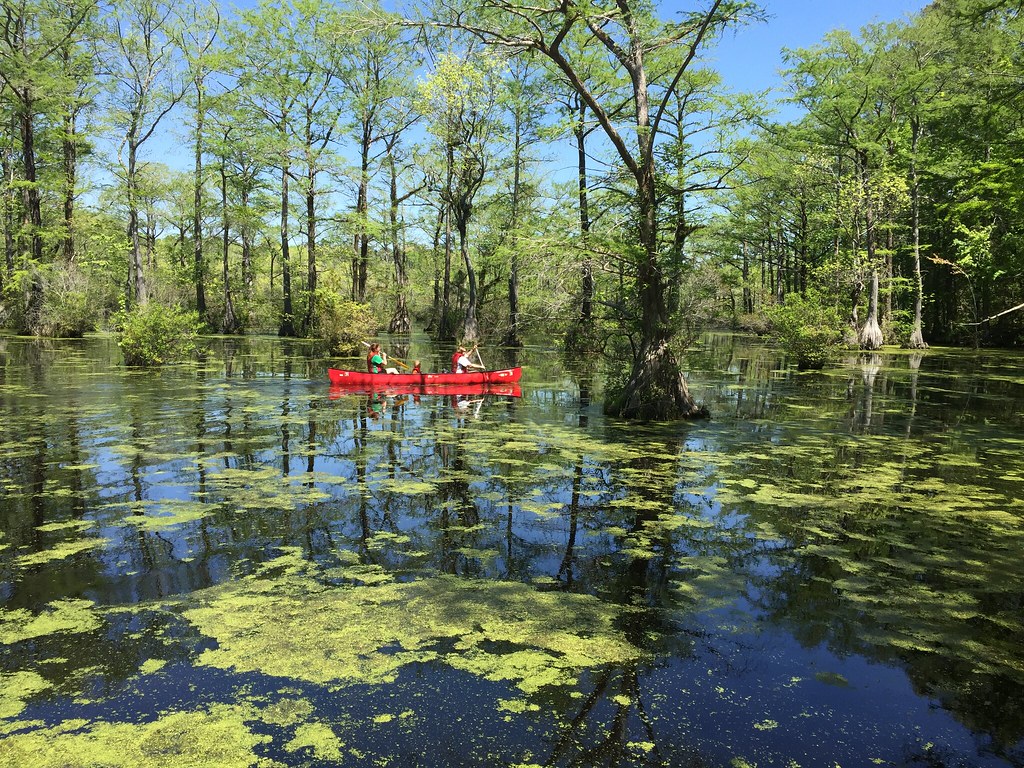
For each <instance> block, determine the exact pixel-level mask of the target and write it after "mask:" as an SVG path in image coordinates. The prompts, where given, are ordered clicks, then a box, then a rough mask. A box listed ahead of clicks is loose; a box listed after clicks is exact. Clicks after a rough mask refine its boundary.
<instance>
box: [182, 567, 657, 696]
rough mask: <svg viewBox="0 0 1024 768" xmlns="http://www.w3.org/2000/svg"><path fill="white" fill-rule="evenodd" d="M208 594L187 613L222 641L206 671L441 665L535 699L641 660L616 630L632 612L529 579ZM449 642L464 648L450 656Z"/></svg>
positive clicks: (289, 580) (376, 670) (348, 670)
mask: <svg viewBox="0 0 1024 768" xmlns="http://www.w3.org/2000/svg"><path fill="white" fill-rule="evenodd" d="M196 597H197V598H198V603H197V605H195V606H194V607H190V608H188V609H187V610H185V611H184V612H183V615H184V617H185V618H186V619H187V620H189V621H190V622H192V623H193V624H194V625H195V626H196V627H197V628H198V629H199V630H200V631H201V632H202V633H203V634H205V635H207V636H209V637H211V638H213V639H215V640H216V641H217V647H216V648H215V649H210V650H207V651H204V652H203V653H202V654H201V656H200V657H199V659H198V663H199V664H200V665H207V666H213V667H218V668H222V669H234V670H236V671H259V672H262V673H264V674H267V675H273V676H278V677H283V678H291V679H296V680H303V681H306V682H311V683H316V684H325V685H326V684H329V685H334V686H344V685H353V684H378V685H379V684H385V683H389V682H393V681H394V680H395V679H396V678H397V675H398V673H399V671H400V670H401V669H402V668H403V667H406V666H408V665H410V664H414V663H421V662H428V661H438V662H439V663H446V664H448V665H449V666H452V667H454V668H456V669H460V670H463V671H466V672H471V673H473V674H476V675H479V676H481V677H484V678H486V679H489V680H503V681H507V682H509V683H510V684H512V685H515V686H516V687H518V688H519V689H520V690H522V691H523V692H526V693H532V692H535V691H538V690H540V689H541V688H543V687H545V686H571V685H575V684H577V683H578V681H579V675H580V674H581V673H582V672H583V671H584V670H585V669H590V668H595V667H598V666H601V665H605V664H613V663H624V662H626V661H631V660H635V659H637V658H638V657H639V656H640V655H641V654H640V652H639V651H638V650H637V649H636V648H635V647H634V646H633V645H631V644H630V643H629V642H628V641H627V640H626V639H625V638H624V637H623V636H622V635H621V633H620V632H619V631H618V630H616V629H615V622H616V620H617V619H618V618H619V617H620V616H621V614H622V609H619V608H617V607H615V606H610V605H607V604H604V603H601V602H600V601H598V600H597V599H595V598H593V597H589V596H586V595H572V594H564V593H553V592H547V593H545V592H537V591H535V590H534V589H533V588H531V587H530V586H528V585H524V584H518V583H509V582H485V581H466V580H461V579H456V578H452V577H446V576H441V577H437V578H430V579H422V580H419V581H414V582H402V583H385V584H377V585H374V586H348V587H325V586H324V585H323V584H321V583H319V582H318V581H316V580H315V579H313V578H311V577H310V576H308V575H305V574H301V575H300V574H294V573H293V574H286V575H282V576H280V577H278V578H275V579H272V580H265V579H258V578H243V579H239V580H238V581H236V582H232V583H229V584H225V585H223V586H220V587H215V588H212V589H210V590H207V591H205V592H203V593H199V594H198V595H196ZM445 640H446V641H449V642H454V652H443V651H440V650H438V647H439V644H440V643H441V641H445ZM495 644H497V645H503V646H506V647H505V648H504V649H503V650H501V651H498V650H494V648H495ZM383 648H387V649H389V650H388V652H387V653H381V652H380V650H381V649H383Z"/></svg>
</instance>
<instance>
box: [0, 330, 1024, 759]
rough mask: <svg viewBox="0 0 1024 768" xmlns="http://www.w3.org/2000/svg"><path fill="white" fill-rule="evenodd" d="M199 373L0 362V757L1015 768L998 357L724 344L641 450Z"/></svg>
mask: <svg viewBox="0 0 1024 768" xmlns="http://www.w3.org/2000/svg"><path fill="white" fill-rule="evenodd" d="M209 344H210V350H209V353H208V354H207V355H206V356H205V357H204V358H203V360H201V361H200V362H197V363H193V364H188V365H179V366H170V367H167V368H164V369H162V370H160V371H134V370H129V369H126V368H124V367H123V366H121V365H120V364H119V361H118V355H117V350H116V347H115V346H114V345H113V344H112V343H111V342H110V340H109V339H106V338H102V337H96V338H90V339H86V340H84V341H67V342H46V341H36V340H32V339H24V338H16V337H0V601H2V602H0V647H2V648H3V654H2V657H0V658H2V661H0V683H2V685H0V765H4V766H6V765H10V766H50V765H53V766H57V765H92V764H97V763H100V764H104V765H125V766H129V765H130V766H150V765H152V766H161V768H172V767H173V766H179V765H180V766H196V765H211V766H213V765H216V766H233V765H238V766H245V765H263V766H270V765H318V766H319V765H344V766H363V765H365V766H389V765H392V766H451V765H460V766H477V765H479V766H485V765H486V766H496V765H497V766H501V765H505V766H528V765H558V766H570V765H571V766H592V765H593V766H597V765H601V766H612V765H616V766H619V765H621V766H625V765H671V766H694V767H696V766H755V765H756V766H759V767H760V768H764V766H805V767H806V768H810V767H811V766H833V765H840V766H843V767H844V768H849V767H850V766H869V765H899V766H904V765H905V766H912V765H913V766H917V765H927V766H1017V765H1024V649H1022V645H1021V641H1020V639H1021V637H1024V632H1022V616H1024V613H1022V612H1024V608H1022V597H1021V596H1022V591H1021V586H1020V585H1021V584H1022V583H1024V558H1022V557H1021V553H1022V551H1024V530H1022V525H1021V523H1022V518H1024V499H1022V496H1024V494H1022V493H1021V489H1022V488H1024V484H1022V480H1024V458H1022V455H1024V450H1022V449H1024V357H1022V356H1021V355H1020V354H1019V353H1009V352H1005V351H999V352H985V353H975V352H969V351H960V350H930V351H929V352H927V353H926V354H923V355H921V354H910V353H907V352H901V351H897V350H893V351H891V352H886V353H884V354H880V355H871V356H865V355H850V356H849V357H848V358H847V359H844V360H842V361H839V362H837V364H836V365H834V366H831V367H829V368H827V369H826V370H824V371H822V372H817V373H797V372H796V370H795V368H794V367H793V366H791V365H789V364H788V362H787V361H786V360H785V359H784V358H783V357H782V356H780V355H779V354H778V353H777V352H775V351H773V350H772V349H770V348H767V347H765V346H763V345H761V344H759V343H757V342H755V341H752V340H750V339H742V338H738V337H732V336H709V337H708V338H707V339H706V340H705V342H704V344H703V345H702V346H701V347H700V348H699V349H697V350H694V351H693V353H692V354H691V356H690V360H689V367H690V371H691V372H690V384H691V388H692V389H693V391H694V393H695V394H696V396H697V397H698V398H699V399H703V400H705V401H706V402H707V403H708V405H709V407H710V408H711V410H712V414H713V417H714V418H713V419H712V420H711V421H708V422H702V423H696V424H686V423H675V424H669V425H658V426H638V425H636V424H630V423H621V422H616V421H614V420H609V419H607V418H605V417H604V416H603V415H602V414H601V409H600V380H599V378H596V377H595V378H591V377H590V376H589V375H587V374H581V373H579V372H574V371H569V370H566V369H565V367H564V364H563V363H562V362H561V361H560V360H558V359H557V358H556V357H555V356H554V355H553V354H552V353H549V352H547V351H544V350H542V349H540V348H528V349H526V350H525V351H524V352H523V353H522V355H521V358H520V361H521V362H522V363H523V365H524V371H525V373H524V381H523V386H522V389H523V396H522V397H521V398H511V397H467V398H460V399H456V398H443V397H432V396H423V397H419V398H414V397H411V396H394V395H387V396H372V395H369V394H363V393H360V394H352V393H348V392H344V391H340V390H332V389H331V388H330V387H329V385H328V382H327V377H326V367H327V365H328V364H329V363H336V364H339V365H344V364H346V362H347V363H348V364H349V365H350V366H356V365H358V361H355V360H353V361H336V360H334V361H327V360H324V359H321V358H318V357H317V356H316V354H315V353H314V351H313V349H312V348H311V347H309V346H307V345H303V344H299V343H288V342H283V341H279V340H276V339H266V338H254V339H245V340H240V341H239V340H227V339H211V340H210V342H209ZM401 351H402V352H407V353H408V355H407V356H410V357H419V358H422V359H423V360H424V361H428V362H427V364H426V365H425V366H424V367H425V368H435V369H436V368H437V367H438V366H439V365H440V362H439V361H440V360H442V359H444V350H433V349H431V348H430V347H429V345H428V344H426V342H425V341H417V342H416V343H414V344H413V346H412V348H411V349H409V350H404V349H403V350H401ZM497 354H498V353H497V352H491V353H489V354H488V355H487V356H488V357H491V356H497ZM488 362H492V361H491V360H488ZM499 362H500V364H501V365H504V364H506V363H507V360H505V359H502V360H500V361H498V360H497V359H495V361H494V364H495V365H497V364H499Z"/></svg>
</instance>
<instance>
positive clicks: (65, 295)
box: [34, 264, 104, 338]
mask: <svg viewBox="0 0 1024 768" xmlns="http://www.w3.org/2000/svg"><path fill="white" fill-rule="evenodd" d="M45 274H46V276H45V289H44V293H43V302H42V307H41V308H40V312H39V317H38V321H37V325H36V328H35V329H34V330H35V332H36V333H37V334H38V335H40V336H52V337H64V338H81V337H82V336H84V335H85V333H86V332H87V331H92V330H95V329H96V326H97V325H98V324H99V321H100V316H101V314H102V306H103V301H102V300H103V298H104V297H103V290H102V287H101V286H99V285H96V284H95V283H96V281H92V282H93V283H94V284H93V285H90V280H89V277H88V275H87V274H85V273H83V272H82V271H81V270H80V269H78V267H77V266H75V265H73V264H68V265H65V266H64V267H63V268H60V269H58V268H50V269H49V270H47V272H46V273H45Z"/></svg>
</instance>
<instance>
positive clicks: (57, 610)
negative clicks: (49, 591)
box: [0, 600, 101, 645]
mask: <svg viewBox="0 0 1024 768" xmlns="http://www.w3.org/2000/svg"><path fill="white" fill-rule="evenodd" d="M100 626H101V623H100V619H99V617H98V616H97V615H96V612H95V606H94V605H93V604H92V603H91V602H89V601H88V600H56V601H54V602H52V603H50V604H49V605H48V606H47V608H46V609H45V610H43V611H42V612H41V613H39V614H38V615H37V614H34V613H32V611H29V610H26V609H24V608H19V609H16V610H13V611H3V612H0V645H11V644H12V643H19V642H21V641H22V640H31V639H32V638H36V637H46V636H47V635H52V634H54V633H58V632H67V633H84V632H91V631H93V630H94V629H99V627H100Z"/></svg>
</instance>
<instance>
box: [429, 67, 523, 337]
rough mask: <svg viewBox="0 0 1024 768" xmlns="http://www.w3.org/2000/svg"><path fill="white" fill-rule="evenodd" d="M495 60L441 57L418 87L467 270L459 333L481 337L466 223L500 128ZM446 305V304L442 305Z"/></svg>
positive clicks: (444, 326) (447, 330)
mask: <svg viewBox="0 0 1024 768" xmlns="http://www.w3.org/2000/svg"><path fill="white" fill-rule="evenodd" d="M501 67H502V64H501V62H500V61H499V60H497V59H495V58H493V57H488V56H477V57H475V61H472V62H471V61H469V60H468V59H467V58H463V57H461V56H458V55H456V54H454V53H446V54H444V55H442V56H441V57H440V58H439V60H438V62H437V64H436V65H435V67H434V69H433V71H432V72H431V75H430V77H429V78H428V79H427V80H425V81H423V82H422V83H421V85H420V103H421V106H420V111H421V112H423V113H425V114H428V115H432V116H433V122H432V123H431V124H430V126H429V131H430V132H431V134H433V136H434V137H435V138H436V140H437V141H438V143H439V145H440V148H441V150H442V152H443V153H444V158H445V179H446V181H445V186H444V188H443V196H444V197H443V202H444V204H445V209H446V211H447V212H448V214H449V215H450V217H451V218H452V220H453V221H454V224H455V228H456V229H457V230H458V235H459V254H460V256H461V257H462V265H463V267H464V268H465V270H466V279H467V284H468V289H467V290H468V295H467V299H466V313H465V317H464V319H463V321H462V324H461V328H460V329H459V335H460V337H461V338H463V339H466V340H475V339H478V338H479V337H480V327H479V323H478V320H477V300H478V295H477V273H476V270H475V269H474V267H473V261H472V258H471V255H470V248H469V225H470V222H471V220H472V218H473V213H474V203H475V199H476V196H477V193H478V192H480V189H481V188H482V186H483V185H484V182H485V181H487V179H488V174H489V173H491V172H492V171H493V165H494V163H495V162H496V159H495V156H494V154H493V153H494V149H495V145H496V144H497V139H498V136H499V134H500V132H501V130H502V127H503V126H502V124H501V123H500V122H499V120H498V111H499V104H498V99H497V92H498V88H499V85H500V69H501ZM445 309H447V307H445ZM450 320H451V318H450V317H448V316H447V313H443V314H442V321H441V327H440V335H441V336H442V337H448V336H450V335H451V333H452V330H453V329H452V327H451V326H450Z"/></svg>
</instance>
